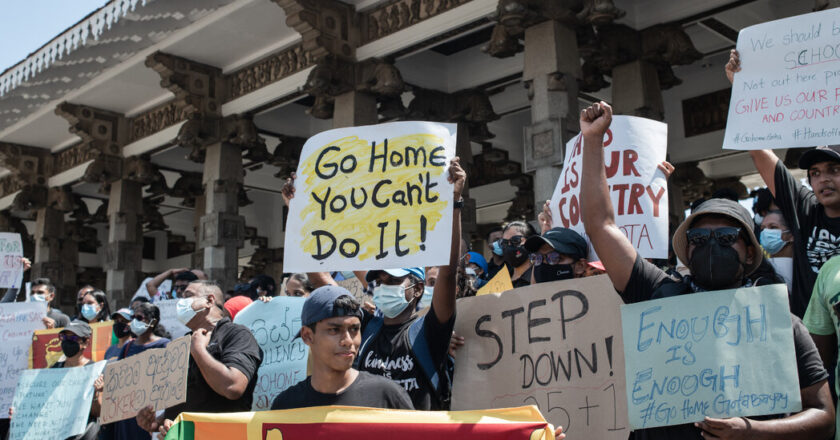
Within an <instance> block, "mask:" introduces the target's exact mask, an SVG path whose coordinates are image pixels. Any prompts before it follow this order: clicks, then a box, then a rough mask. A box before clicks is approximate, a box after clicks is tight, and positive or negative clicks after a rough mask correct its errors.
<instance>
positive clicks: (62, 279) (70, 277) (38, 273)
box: [31, 207, 79, 312]
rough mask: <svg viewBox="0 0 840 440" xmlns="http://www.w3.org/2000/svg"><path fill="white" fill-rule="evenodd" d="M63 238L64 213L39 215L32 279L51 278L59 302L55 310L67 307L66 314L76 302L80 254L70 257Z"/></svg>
mask: <svg viewBox="0 0 840 440" xmlns="http://www.w3.org/2000/svg"><path fill="white" fill-rule="evenodd" d="M64 236H65V231H64V213H63V212H61V211H58V210H56V209H53V208H50V207H45V208H40V209H38V210H37V211H36V214H35V256H34V260H33V262H32V275H31V277H32V279H35V278H43V277H46V278H49V279H50V281H52V283H53V285H55V287H56V298H57V299H56V301H54V302H53V306H54V307H58V306H59V305H65V307H64V310H65V311H68V312H69V311H71V310H72V309H73V306H74V305H75V302H76V298H75V295H76V291H75V290H74V289H75V288H76V265H77V264H78V259H79V255H78V252H77V253H76V254H75V255H68V254H69V251H63V244H64V241H65V240H64ZM67 241H69V240H67ZM69 250H72V249H69Z"/></svg>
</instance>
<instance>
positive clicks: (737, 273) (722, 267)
mask: <svg viewBox="0 0 840 440" xmlns="http://www.w3.org/2000/svg"><path fill="white" fill-rule="evenodd" d="M688 268H689V269H690V270H691V276H692V277H693V278H694V280H695V281H696V282H697V285H698V286H700V287H702V288H704V289H707V290H720V289H723V288H727V287H730V286H732V285H734V284H735V283H736V282H737V281H738V280H739V277H741V276H743V275H742V274H743V271H742V268H743V263H742V262H741V259H740V257H739V256H738V251H736V250H735V249H734V248H733V247H732V246H726V245H722V244H720V243H718V241H717V239H714V238H712V239H710V240H709V241H707V242H706V243H704V244H703V245H700V246H696V247H695V248H694V252H693V253H692V254H691V259H689V261H688Z"/></svg>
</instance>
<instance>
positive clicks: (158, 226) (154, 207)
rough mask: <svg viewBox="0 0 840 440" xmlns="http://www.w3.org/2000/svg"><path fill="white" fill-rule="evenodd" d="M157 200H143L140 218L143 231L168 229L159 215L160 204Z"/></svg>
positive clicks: (159, 200)
mask: <svg viewBox="0 0 840 440" xmlns="http://www.w3.org/2000/svg"><path fill="white" fill-rule="evenodd" d="M161 201H162V198H158V199H150V198H148V199H143V215H142V216H141V219H142V222H143V230H144V231H165V230H167V229H169V227H168V226H167V225H166V221H164V219H163V215H161V214H160V202H161Z"/></svg>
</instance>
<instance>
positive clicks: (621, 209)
mask: <svg viewBox="0 0 840 440" xmlns="http://www.w3.org/2000/svg"><path fill="white" fill-rule="evenodd" d="M667 147H668V126H667V125H665V124H663V123H662V122H659V121H654V120H651V119H645V118H638V117H635V116H620V115H616V116H613V120H612V124H611V125H610V128H609V130H607V133H606V135H605V137H604V167H605V169H606V173H607V184H608V185H609V190H610V199H611V200H612V205H613V213H614V215H615V223H616V225H618V227H619V228H620V229H621V230H622V231H623V232H624V235H626V236H627V239H629V240H630V242H631V243H632V244H633V246H634V247H635V248H636V251H638V252H639V255H641V256H642V258H666V257H667V256H668V239H669V235H668V185H667V182H666V181H665V175H664V174H663V173H662V171H660V170H659V169H658V168H657V166H658V165H659V164H660V163H662V161H664V160H665V152H666V150H667ZM582 171H583V136H581V135H580V134H578V135H577V136H575V137H574V138H573V139H572V140H570V141H569V142H568V143H567V144H566V160H565V161H564V162H563V171H562V172H561V173H560V179H559V180H558V181H557V186H556V187H555V189H554V194H553V195H552V196H551V216H552V220H553V222H554V226H555V227H558V226H559V227H564V228H569V229H572V230H574V231H576V232H578V233H580V235H583V236H584V237H586V234H585V231H584V228H583V217H582V214H581V212H582V210H581V200H580V183H581V176H582ZM588 241H589V239H588V237H587V242H588ZM590 249H591V246H590ZM589 259H590V261H594V260H597V259H598V258H597V256H595V254H594V251H592V252H590V256H589Z"/></svg>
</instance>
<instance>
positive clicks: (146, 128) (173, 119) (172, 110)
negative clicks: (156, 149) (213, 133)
mask: <svg viewBox="0 0 840 440" xmlns="http://www.w3.org/2000/svg"><path fill="white" fill-rule="evenodd" d="M189 116H190V109H188V108H186V106H185V105H183V104H182V103H179V102H177V101H173V102H168V103H166V104H163V105H160V106H158V107H155V108H153V109H151V110H149V111H147V112H145V113H142V114H139V115H137V116H135V117H133V118H131V119H130V120H129V122H128V125H129V131H128V142H134V141H136V140H138V139H142V138H144V137H146V136H151V135H153V134H155V133H157V132H159V131H161V130H163V129H164V128H166V127H169V126H172V125H175V124H177V123H179V122H181V121H183V120H184V119H187V118H188V117H189Z"/></svg>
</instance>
